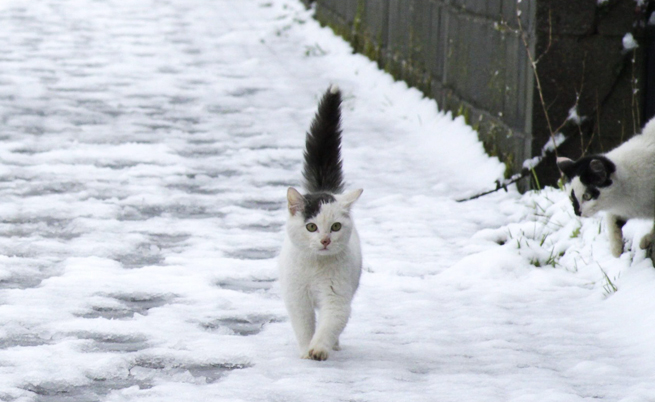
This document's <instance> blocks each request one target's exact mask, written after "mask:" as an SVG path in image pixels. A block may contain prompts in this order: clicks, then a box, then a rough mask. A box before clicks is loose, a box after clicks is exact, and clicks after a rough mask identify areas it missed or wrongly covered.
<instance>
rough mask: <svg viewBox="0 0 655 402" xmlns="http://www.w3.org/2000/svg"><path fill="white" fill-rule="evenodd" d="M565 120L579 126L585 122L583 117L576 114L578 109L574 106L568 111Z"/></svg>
mask: <svg viewBox="0 0 655 402" xmlns="http://www.w3.org/2000/svg"><path fill="white" fill-rule="evenodd" d="M566 120H568V121H572V122H573V123H575V124H577V125H578V126H579V125H580V124H581V123H582V122H583V121H584V120H585V117H584V116H580V115H579V114H578V108H577V105H576V106H573V107H572V108H571V109H569V116H568V117H567V119H566Z"/></svg>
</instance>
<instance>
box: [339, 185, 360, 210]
mask: <svg viewBox="0 0 655 402" xmlns="http://www.w3.org/2000/svg"><path fill="white" fill-rule="evenodd" d="M363 192H364V189H362V188H360V189H357V190H353V191H350V192H347V193H345V194H342V195H341V196H340V197H339V203H340V204H341V205H342V206H343V207H345V208H346V209H350V206H351V205H353V203H354V202H355V201H357V200H358V199H359V196H361V195H362V193H363Z"/></svg>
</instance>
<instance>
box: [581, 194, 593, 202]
mask: <svg viewBox="0 0 655 402" xmlns="http://www.w3.org/2000/svg"><path fill="white" fill-rule="evenodd" d="M582 199H583V200H585V201H589V200H590V199H591V194H589V193H584V194H582Z"/></svg>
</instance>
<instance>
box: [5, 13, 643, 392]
mask: <svg viewBox="0 0 655 402" xmlns="http://www.w3.org/2000/svg"><path fill="white" fill-rule="evenodd" d="M0 4H1V8H0V41H1V42H2V43H3V54H2V56H0V116H1V120H0V121H2V125H1V127H2V130H1V132H0V135H1V136H2V139H3V141H2V142H0V234H1V235H2V236H0V309H1V311H0V323H1V327H0V400H7V401H20V402H27V401H39V402H41V401H48V402H52V401H76V402H80V401H84V402H87V401H109V402H118V401H157V402H166V401H175V402H181V401H194V402H196V401H203V400H214V401H310V402H311V401H340V400H343V401H386V400H389V401H391V400H393V401H397V400H411V401H434V400H439V401H462V400H474V401H582V400H591V399H604V400H612V401H619V400H622V401H648V400H652V395H654V393H655V381H654V380H655V374H654V373H655V363H654V362H655V356H654V354H655V352H654V350H653V348H652V344H653V342H654V341H655V328H654V327H653V325H652V323H653V322H654V319H655V316H654V315H655V299H654V298H653V297H652V294H653V292H652V288H653V287H655V271H654V270H653V266H652V264H651V262H650V260H648V259H647V258H646V257H645V253H644V252H643V251H641V250H638V247H635V246H633V245H634V244H637V243H638V240H639V238H640V236H641V235H643V234H645V233H646V232H647V231H648V229H649V228H650V223H649V222H629V223H628V225H627V226H626V227H625V231H626V238H627V247H626V250H627V251H626V253H624V254H623V255H622V256H621V258H618V259H615V258H613V257H611V255H610V253H609V245H608V241H607V238H606V233H605V228H604V223H603V220H602V217H596V218H592V219H582V220H581V219H579V218H577V217H576V216H575V215H574V214H573V211H572V209H571V206H570V203H569V201H568V199H567V195H566V194H565V193H564V192H562V191H560V190H558V189H546V190H542V191H540V192H531V193H528V194H526V195H523V196H521V195H519V194H518V193H517V192H516V191H514V190H511V191H509V192H508V193H504V192H498V193H495V194H492V195H489V196H486V197H482V198H480V199H477V200H475V201H471V202H465V203H457V202H455V201H454V200H455V199H458V198H462V197H463V196H465V195H470V194H475V193H477V192H480V191H484V190H487V189H489V188H490V187H493V183H494V181H495V180H496V179H499V178H501V177H502V175H503V172H504V166H503V165H502V164H501V163H499V162H498V160H497V159H495V158H490V157H488V156H486V155H485V154H484V151H483V147H482V144H481V143H480V142H479V141H478V140H477V137H476V133H475V132H473V131H472V130H471V129H470V128H469V127H467V126H466V125H465V124H464V121H463V119H462V118H456V119H452V118H451V116H450V115H448V114H443V113H438V112H437V107H436V104H435V103H434V102H433V101H431V100H427V99H425V98H423V97H422V95H421V94H420V93H419V92H418V91H417V90H415V89H410V88H407V86H406V85H405V84H403V83H401V82H394V81H393V79H392V78H391V77H390V76H389V75H387V74H385V73H383V72H381V71H379V69H377V67H376V66H375V64H374V63H372V62H370V61H368V60H367V59H366V58H364V57H363V56H359V55H353V54H352V51H351V49H350V47H349V46H348V45H347V44H346V43H344V42H343V41H342V40H341V39H339V38H337V37H335V36H334V35H333V34H332V33H331V31H329V30H328V29H327V28H321V27H319V25H318V24H317V23H316V22H315V21H313V20H312V19H311V12H308V11H305V10H304V9H303V8H302V6H301V5H300V4H299V3H298V2H296V1H292V0H275V1H272V0H269V1H265V0H240V1H228V0H217V1H213V2H207V1H203V0H169V1H166V2H162V1H156V0H141V1H130V2H114V1H110V0H106V1H90V0H57V1H55V0H32V1H30V2H19V1H11V0H10V1H6V0H5V1H3V2H2V3H0ZM331 83H334V84H338V85H339V86H340V87H341V89H342V90H343V91H344V93H345V99H346V100H345V104H344V144H343V153H344V168H345V175H346V179H347V180H348V182H349V183H350V184H351V187H352V188H358V187H363V188H364V194H363V196H362V198H361V199H360V200H359V201H358V203H357V204H356V206H355V214H356V217H355V218H356V222H357V226H358V230H359V232H360V235H361V237H362V240H363V250H364V258H365V272H364V274H363V277H362V284H361V287H360V289H359V292H358V294H357V295H356V297H355V301H354V304H353V316H352V319H351V321H350V323H349V325H348V327H347V328H346V330H345V332H344V334H343V336H342V340H341V344H342V346H343V350H342V351H341V352H338V353H334V354H333V356H331V358H330V360H328V361H326V362H313V361H307V360H301V359H298V357H297V355H298V353H297V350H296V345H295V340H294V337H293V334H292V330H291V327H290V324H289V322H288V321H287V317H286V312H285V310H284V307H283V305H282V302H281V301H280V297H279V288H278V284H277V281H276V278H277V268H276V261H275V256H276V254H277V253H278V251H279V249H280V246H281V243H282V238H283V225H284V222H285V218H286V217H285V205H284V197H285V193H286V188H287V187H288V186H291V185H294V186H298V185H299V184H300V167H301V161H302V147H303V144H304V132H305V131H306V129H307V128H308V125H309V122H310V120H311V118H312V115H313V113H314V110H315V107H316V101H317V99H318V97H319V96H320V95H321V94H322V92H323V91H324V90H325V89H326V88H328V86H329V84H331ZM610 282H611V284H610ZM614 288H616V289H617V290H616V291H614Z"/></svg>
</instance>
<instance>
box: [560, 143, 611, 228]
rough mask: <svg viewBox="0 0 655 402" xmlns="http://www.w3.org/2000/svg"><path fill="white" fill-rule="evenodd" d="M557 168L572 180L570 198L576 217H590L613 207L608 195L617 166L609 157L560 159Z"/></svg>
mask: <svg viewBox="0 0 655 402" xmlns="http://www.w3.org/2000/svg"><path fill="white" fill-rule="evenodd" d="M557 166H558V167H559V168H560V170H561V171H562V173H564V175H566V177H567V178H568V179H569V180H570V185H569V191H570V193H569V198H570V199H571V203H572V204H573V210H574V211H575V214H576V215H578V216H584V217H589V216H592V215H594V214H595V213H596V212H599V211H603V210H606V209H608V208H611V207H612V205H609V204H608V201H609V200H608V194H607V193H608V190H609V189H610V188H611V186H612V178H611V175H612V174H613V173H614V172H615V171H616V165H615V164H614V163H613V162H612V161H611V160H609V159H608V158H607V157H605V156H600V155H596V156H587V157H584V158H581V159H579V160H577V161H573V160H571V159H569V158H563V157H559V158H557ZM605 204H607V205H605Z"/></svg>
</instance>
